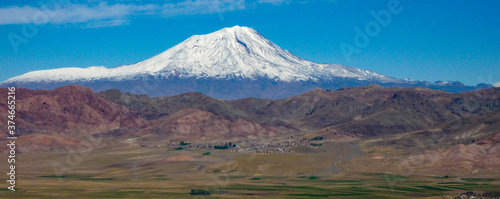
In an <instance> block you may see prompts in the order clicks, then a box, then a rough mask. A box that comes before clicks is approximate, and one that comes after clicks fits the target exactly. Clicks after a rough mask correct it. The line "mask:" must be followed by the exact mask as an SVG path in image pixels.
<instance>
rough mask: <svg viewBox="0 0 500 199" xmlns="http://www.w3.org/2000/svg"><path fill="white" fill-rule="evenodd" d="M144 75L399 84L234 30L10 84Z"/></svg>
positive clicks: (20, 78) (251, 32)
mask: <svg viewBox="0 0 500 199" xmlns="http://www.w3.org/2000/svg"><path fill="white" fill-rule="evenodd" d="M141 76H161V77H172V76H176V77H180V78H193V77H194V78H215V79H250V80H255V79H258V78H269V79H272V80H276V81H285V82H290V81H308V80H312V81H317V80H320V79H323V80H324V79H331V78H332V77H344V78H355V79H358V80H378V81H381V82H398V81H402V80H398V79H395V78H390V77H387V76H385V75H381V74H377V73H374V72H371V71H368V70H361V69H357V68H352V67H348V66H344V65H330V64H317V63H314V62H310V61H307V60H304V59H301V58H299V57H297V56H295V55H293V54H292V53H290V52H289V51H287V50H284V49H282V48H280V47H279V46H277V45H276V44H274V43H273V42H271V41H269V40H267V39H266V38H264V37H263V36H262V35H261V34H259V33H258V32H257V31H255V30H254V29H251V28H248V27H240V26H234V27H231V28H224V29H222V30H219V31H217V32H214V33H211V34H207V35H194V36H191V37H190V38H188V39H187V40H185V41H183V42H182V43H180V44H178V45H176V46H174V47H172V48H170V49H168V50H167V51H165V52H163V53H161V54H159V55H156V56H154V57H152V58H150V59H147V60H145V61H142V62H139V63H136V64H132V65H124V66H120V67H116V68H109V69H108V68H105V67H103V66H100V67H95V66H93V67H89V68H61V69H54V70H42V71H34V72H30V73H26V74H24V75H21V76H18V77H14V78H11V79H9V80H7V81H5V82H4V83H10V82H33V83H35V82H40V83H42V82H43V83H48V82H60V81H96V80H102V79H105V80H112V81H120V80H126V79H133V78H137V77H141Z"/></svg>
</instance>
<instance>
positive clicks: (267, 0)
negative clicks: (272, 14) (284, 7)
mask: <svg viewBox="0 0 500 199" xmlns="http://www.w3.org/2000/svg"><path fill="white" fill-rule="evenodd" d="M285 2H288V0H259V1H257V3H270V4H274V5H278V4H282V3H285Z"/></svg>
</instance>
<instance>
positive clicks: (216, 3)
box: [162, 0, 245, 16]
mask: <svg viewBox="0 0 500 199" xmlns="http://www.w3.org/2000/svg"><path fill="white" fill-rule="evenodd" d="M243 9H245V0H187V1H184V2H180V3H176V4H174V3H168V4H165V5H163V7H162V12H163V14H164V15H165V16H177V15H197V14H211V13H219V12H226V11H234V10H243Z"/></svg>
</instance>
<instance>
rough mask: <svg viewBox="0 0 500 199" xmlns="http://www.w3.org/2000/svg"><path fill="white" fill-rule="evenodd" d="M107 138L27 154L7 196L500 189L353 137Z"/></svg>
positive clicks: (380, 194) (387, 194)
mask: <svg viewBox="0 0 500 199" xmlns="http://www.w3.org/2000/svg"><path fill="white" fill-rule="evenodd" d="M103 143H107V144H106V145H105V146H104V147H101V148H93V147H85V146H80V147H76V148H74V149H68V148H67V149H63V150H59V151H50V152H33V153H22V154H20V155H19V158H18V160H19V164H18V169H17V170H16V172H17V173H18V175H17V176H16V177H17V187H16V188H17V189H16V192H12V191H8V190H7V189H6V188H3V189H1V190H0V198H6V197H8V198H10V197H15V198H425V197H438V198H441V197H444V196H454V195H457V194H459V193H465V192H468V191H474V192H476V193H480V194H481V193H484V192H487V193H498V192H499V190H500V177H499V175H498V174H495V173H494V172H492V173H490V174H492V175H489V174H488V173H486V174H481V172H478V173H474V174H472V173H469V174H467V173H463V174H459V175H453V174H451V173H445V172H444V171H443V173H442V175H438V174H423V173H425V172H421V170H420V169H419V168H413V167H409V166H406V167H404V169H402V168H401V167H402V166H401V165H402V164H403V163H404V161H392V160H391V161H383V160H380V158H378V157H380V156H381V154H382V153H387V152H380V151H382V150H378V151H377V150H374V149H367V148H363V147H359V146H358V144H359V143H353V142H333V141H325V142H323V143H322V146H320V147H306V146H298V147H294V148H293V149H292V152H290V153H273V154H269V153H268V154H266V153H256V152H247V151H240V152H236V151H230V150H227V149H226V150H216V149H183V150H180V149H179V150H176V149H172V148H169V147H155V146H142V147H141V146H132V145H120V144H113V142H112V141H111V140H105V141H104V142H103ZM386 155H387V154H386ZM3 167H4V163H2V168H3ZM192 189H198V190H206V191H208V192H210V193H211V195H210V196H208V195H207V196H205V195H191V194H190V192H191V190H192Z"/></svg>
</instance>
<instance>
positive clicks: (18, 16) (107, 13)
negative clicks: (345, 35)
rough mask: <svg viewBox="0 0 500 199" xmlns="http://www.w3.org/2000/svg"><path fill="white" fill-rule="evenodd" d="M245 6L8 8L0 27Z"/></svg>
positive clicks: (102, 21) (90, 22)
mask: <svg viewBox="0 0 500 199" xmlns="http://www.w3.org/2000/svg"><path fill="white" fill-rule="evenodd" d="M286 1H287V0H258V1H257V3H270V4H280V3H283V2H286ZM254 2H255V1H254ZM250 5H253V4H250ZM247 7H248V6H247V3H246V2H245V0H184V1H181V2H177V3H165V4H146V5H136V4H123V3H116V4H112V5H110V4H108V3H107V2H101V3H98V4H97V5H92V4H66V5H57V6H52V7H51V8H50V9H49V8H48V6H42V7H31V6H11V7H7V8H0V25H8V24H26V23H34V24H45V23H50V24H65V23H86V26H84V27H89V28H95V27H105V26H119V25H124V24H128V23H129V19H128V18H130V17H131V16H137V15H157V16H161V17H172V16H179V15H200V14H213V13H224V12H230V11H235V10H243V9H246V8H247ZM250 7H252V6H250Z"/></svg>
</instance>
